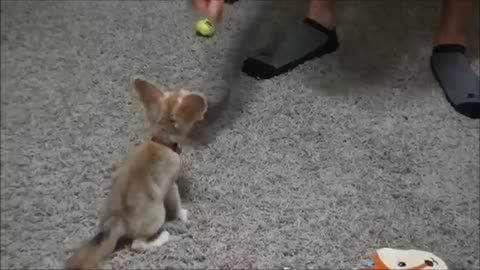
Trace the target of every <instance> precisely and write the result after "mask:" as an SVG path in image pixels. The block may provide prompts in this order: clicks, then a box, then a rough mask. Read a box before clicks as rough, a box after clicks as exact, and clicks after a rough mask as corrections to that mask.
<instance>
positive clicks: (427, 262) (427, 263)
mask: <svg viewBox="0 0 480 270" xmlns="http://www.w3.org/2000/svg"><path fill="white" fill-rule="evenodd" d="M425 264H426V265H428V266H433V262H432V261H430V260H425Z"/></svg>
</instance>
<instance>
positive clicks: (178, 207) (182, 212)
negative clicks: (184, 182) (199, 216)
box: [165, 184, 188, 223]
mask: <svg viewBox="0 0 480 270" xmlns="http://www.w3.org/2000/svg"><path fill="white" fill-rule="evenodd" d="M165 208H166V209H167V213H169V216H174V217H175V218H178V219H180V220H181V221H182V222H184V223H186V222H187V219H188V211H187V210H186V209H183V208H182V202H181V198H180V193H179V191H178V185H177V184H173V185H172V187H171V188H170V190H169V192H168V194H167V197H166V198H165Z"/></svg>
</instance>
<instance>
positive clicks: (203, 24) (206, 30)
mask: <svg viewBox="0 0 480 270" xmlns="http://www.w3.org/2000/svg"><path fill="white" fill-rule="evenodd" d="M196 28H197V33H198V34H200V35H202V36H205V37H211V36H213V34H214V33H215V26H214V25H213V23H212V22H211V21H210V20H209V19H203V20H200V21H198V22H197V27H196Z"/></svg>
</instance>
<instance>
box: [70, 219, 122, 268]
mask: <svg viewBox="0 0 480 270" xmlns="http://www.w3.org/2000/svg"><path fill="white" fill-rule="evenodd" d="M124 235H125V226H124V224H123V221H122V220H121V219H120V218H118V217H111V218H110V219H109V220H107V222H105V223H104V226H103V228H102V230H101V231H100V232H99V233H97V234H96V235H95V236H94V237H93V238H92V239H91V240H89V241H87V242H85V243H84V244H83V245H82V246H80V248H79V249H78V250H76V251H75V253H74V254H73V255H72V256H71V257H70V258H69V259H68V261H67V263H66V266H65V268H66V269H68V270H80V269H82V270H84V269H93V268H95V267H96V266H97V265H98V264H99V263H100V262H101V261H102V260H104V259H105V258H106V257H107V256H108V255H110V253H112V252H113V251H114V250H115V247H116V245H117V242H118V240H119V239H120V238H121V237H122V236H124Z"/></svg>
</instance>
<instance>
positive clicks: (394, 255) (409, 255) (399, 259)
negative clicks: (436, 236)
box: [356, 248, 448, 270]
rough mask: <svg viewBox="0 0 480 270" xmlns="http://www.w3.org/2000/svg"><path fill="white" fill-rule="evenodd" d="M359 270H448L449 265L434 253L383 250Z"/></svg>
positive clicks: (358, 269)
mask: <svg viewBox="0 0 480 270" xmlns="http://www.w3.org/2000/svg"><path fill="white" fill-rule="evenodd" d="M361 265H362V266H360V267H359V268H356V269H357V270H397V269H401V270H430V269H432V270H433V269H435V270H447V269H448V267H447V264H446V263H445V262H444V261H443V260H442V259H440V258H439V257H438V256H436V255H435V254H433V253H430V252H427V251H422V250H416V249H409V250H402V249H393V248H381V249H377V250H376V251H375V254H374V255H373V260H366V261H363V262H361Z"/></svg>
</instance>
